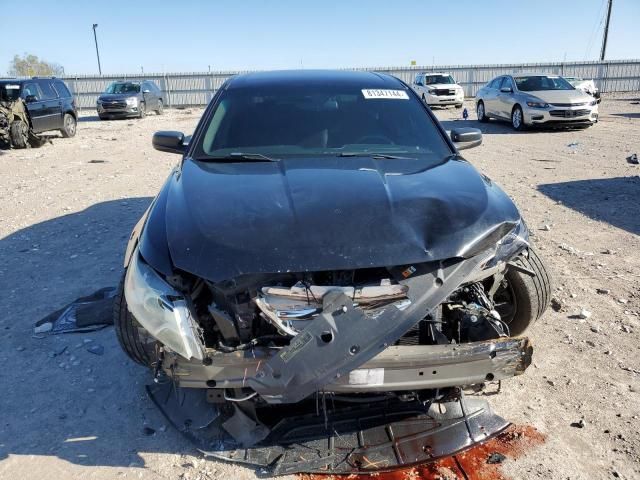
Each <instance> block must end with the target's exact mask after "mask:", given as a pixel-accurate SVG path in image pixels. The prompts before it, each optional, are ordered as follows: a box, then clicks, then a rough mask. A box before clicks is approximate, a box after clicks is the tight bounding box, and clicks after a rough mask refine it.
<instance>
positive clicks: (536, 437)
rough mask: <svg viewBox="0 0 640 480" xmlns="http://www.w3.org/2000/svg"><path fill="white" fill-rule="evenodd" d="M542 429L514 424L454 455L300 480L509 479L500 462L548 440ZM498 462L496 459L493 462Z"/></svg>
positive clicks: (314, 475)
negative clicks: (386, 468)
mask: <svg viewBox="0 0 640 480" xmlns="http://www.w3.org/2000/svg"><path fill="white" fill-rule="evenodd" d="M544 440H545V437H544V435H543V434H542V433H540V432H539V431H538V430H536V429H535V428H533V427H531V426H527V425H524V426H518V425H511V426H510V427H508V428H507V429H506V430H504V431H503V432H502V433H500V434H498V435H496V436H495V437H493V438H491V439H489V440H487V441H486V442H482V443H479V444H476V445H474V446H472V447H471V448H469V449H467V450H463V451H462V452H459V453H457V454H455V455H452V456H450V457H445V458H440V459H438V460H434V461H432V462H429V463H425V464H422V465H417V466H414V467H408V468H402V469H398V470H394V471H390V472H373V473H354V474H350V475H321V474H313V475H308V474H302V475H299V476H298V478H299V479H300V480H334V479H335V480H347V479H356V480H367V479H370V480H508V478H507V477H505V476H504V475H503V474H502V471H501V468H500V464H501V463H502V461H503V460H505V459H511V460H516V459H518V458H520V457H521V456H522V455H524V454H525V453H526V452H527V450H529V449H531V448H533V447H536V446H538V445H541V444H542V443H544ZM492 462H494V463H492Z"/></svg>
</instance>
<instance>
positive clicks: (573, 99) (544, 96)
mask: <svg viewBox="0 0 640 480" xmlns="http://www.w3.org/2000/svg"><path fill="white" fill-rule="evenodd" d="M525 93H528V94H529V95H533V96H535V97H538V98H539V99H541V100H543V101H545V102H547V103H587V102H591V101H592V100H593V98H592V97H591V96H589V95H587V94H586V93H584V92H583V91H582V90H537V91H534V92H525Z"/></svg>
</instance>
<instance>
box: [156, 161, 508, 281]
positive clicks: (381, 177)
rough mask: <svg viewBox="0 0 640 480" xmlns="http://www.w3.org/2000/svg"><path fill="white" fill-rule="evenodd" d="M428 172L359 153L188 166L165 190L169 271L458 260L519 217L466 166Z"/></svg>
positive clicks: (210, 273) (218, 273)
mask: <svg viewBox="0 0 640 480" xmlns="http://www.w3.org/2000/svg"><path fill="white" fill-rule="evenodd" d="M427 165H428V164H427V163H426V162H423V161H421V160H373V159H371V158H363V157H357V158H335V159H334V158H296V159H285V160H281V161H279V162H264V163H253V162H246V163H233V164H229V163H203V162H196V161H193V160H190V159H187V160H186V161H185V163H184V165H183V167H182V170H181V171H178V172H177V173H176V174H174V175H173V177H172V178H170V180H169V181H168V182H167V184H166V185H165V188H167V189H168V192H167V195H166V214H165V217H166V218H165V220H166V234H167V243H168V250H169V254H170V257H171V260H172V263H173V264H174V266H175V267H177V268H179V269H181V270H185V271H188V272H191V273H193V274H195V275H197V276H200V277H204V278H206V279H209V280H211V281H220V280H225V279H230V278H233V277H236V276H238V275H241V274H247V273H274V272H286V271H291V272H300V271H319V270H343V269H357V268H366V267H380V266H393V265H405V264H411V263H419V262H425V261H431V260H436V259H445V258H450V257H455V256H462V255H463V254H464V252H465V251H466V250H467V249H468V246H469V244H471V243H473V242H474V241H475V240H477V239H479V238H482V237H483V236H486V235H487V234H488V233H491V232H494V235H493V237H495V233H496V232H497V231H498V230H499V231H498V232H497V233H499V234H500V235H499V236H502V235H504V234H506V232H507V231H509V230H510V229H511V228H512V227H513V225H514V224H515V223H516V222H517V221H518V220H519V219H520V215H519V213H518V211H517V209H516V207H515V206H514V204H513V203H512V202H511V200H510V199H509V198H508V197H507V196H506V195H505V194H504V192H503V191H502V190H500V189H499V188H498V187H497V186H495V185H494V184H492V183H491V181H490V180H489V179H487V178H486V177H483V176H481V175H480V174H479V173H478V172H477V171H476V170H475V168H473V166H471V165H470V164H469V163H468V162H466V161H464V160H460V159H457V160H455V159H454V160H449V161H447V162H444V163H442V164H440V165H438V166H435V167H432V168H427ZM151 217H153V215H152V216H151ZM156 217H157V216H156ZM492 242H495V239H494V240H492ZM143 253H144V252H143Z"/></svg>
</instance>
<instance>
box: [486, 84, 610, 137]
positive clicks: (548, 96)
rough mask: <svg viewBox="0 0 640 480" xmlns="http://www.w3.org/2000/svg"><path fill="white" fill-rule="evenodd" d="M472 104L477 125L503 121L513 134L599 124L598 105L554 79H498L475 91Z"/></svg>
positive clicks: (586, 95) (579, 91) (571, 87)
mask: <svg viewBox="0 0 640 480" xmlns="http://www.w3.org/2000/svg"><path fill="white" fill-rule="evenodd" d="M475 101H476V114H477V117H478V121H480V122H487V121H489V119H491V118H495V119H497V120H506V121H509V122H511V126H512V127H513V128H514V130H523V129H525V128H526V127H528V126H533V125H564V126H576V125H582V126H590V125H593V124H594V123H596V122H597V121H598V102H597V101H596V100H595V99H594V98H593V97H592V96H590V95H588V94H586V93H584V92H583V91H581V90H576V89H575V88H574V87H573V86H572V85H571V84H570V83H569V82H567V81H566V80H565V79H564V78H562V77H560V76H557V75H544V74H530V75H528V74H514V75H500V76H498V77H496V78H494V79H493V80H491V81H490V82H489V83H487V84H486V85H485V86H484V87H482V88H481V89H480V90H478V93H477V94H476V99H475Z"/></svg>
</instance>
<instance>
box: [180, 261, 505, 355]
mask: <svg viewBox="0 0 640 480" xmlns="http://www.w3.org/2000/svg"><path fill="white" fill-rule="evenodd" d="M493 282H494V277H493V276H492V277H490V278H488V279H484V280H479V281H476V282H474V283H471V284H469V285H465V286H462V287H460V288H458V289H456V290H455V291H454V292H453V293H452V294H451V295H450V296H449V298H447V300H446V301H445V302H443V303H442V304H441V305H440V306H439V307H438V309H437V310H436V311H435V312H433V313H432V314H430V315H428V316H427V317H425V318H424V319H422V320H420V321H419V322H418V323H417V324H416V325H414V326H413V327H411V329H410V330H409V331H408V332H407V333H405V334H404V335H403V336H402V337H401V338H400V339H399V340H397V341H396V342H395V344H396V345H438V344H450V343H466V342H474V341H480V340H489V339H493V338H499V337H505V336H509V327H508V325H507V324H506V323H505V322H504V321H503V320H502V318H501V315H500V313H499V312H498V310H496V309H495V305H494V303H493V301H492V300H491V299H489V297H488V295H487V291H489V290H490V289H491V288H493ZM498 287H499V285H498ZM330 291H333V292H340V293H342V294H344V295H345V296H346V297H348V298H350V299H351V300H352V301H353V306H354V307H358V308H360V309H362V310H363V311H364V312H366V314H367V315H368V316H375V315H376V314H377V312H379V311H380V310H381V309H383V308H385V307H388V306H389V305H393V306H394V307H395V308H397V309H398V310H403V309H404V308H406V307H407V306H408V305H409V304H410V303H411V301H410V300H409V298H408V296H407V291H408V287H407V286H406V285H401V284H399V283H397V281H396V280H393V279H392V276H391V274H390V272H389V271H388V270H386V269H368V270H352V271H335V272H319V273H305V274H286V275H276V276H271V277H269V276H266V275H258V276H256V277H253V276H246V277H244V278H241V279H237V280H234V281H230V282H221V283H218V284H211V283H209V282H206V281H200V283H199V284H196V285H194V288H193V297H192V301H193V305H194V308H195V310H196V312H198V319H199V324H200V326H201V327H202V334H203V338H204V343H205V346H206V347H207V348H212V349H214V350H218V351H220V352H232V351H238V350H246V349H249V348H251V347H255V346H268V347H272V348H279V347H283V346H286V345H288V344H289V342H290V341H291V339H292V338H293V337H295V336H296V335H298V334H299V333H300V332H301V331H302V330H304V329H305V328H306V327H307V326H308V325H309V323H310V322H311V321H312V320H314V319H315V318H316V317H317V316H318V315H319V314H320V313H322V311H323V303H322V299H323V298H324V296H325V295H326V294H327V293H328V292H330Z"/></svg>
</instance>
